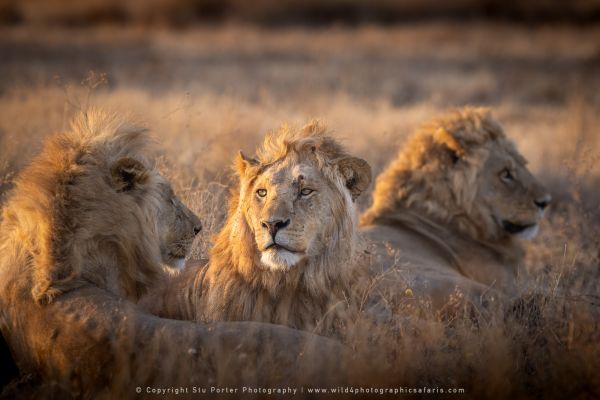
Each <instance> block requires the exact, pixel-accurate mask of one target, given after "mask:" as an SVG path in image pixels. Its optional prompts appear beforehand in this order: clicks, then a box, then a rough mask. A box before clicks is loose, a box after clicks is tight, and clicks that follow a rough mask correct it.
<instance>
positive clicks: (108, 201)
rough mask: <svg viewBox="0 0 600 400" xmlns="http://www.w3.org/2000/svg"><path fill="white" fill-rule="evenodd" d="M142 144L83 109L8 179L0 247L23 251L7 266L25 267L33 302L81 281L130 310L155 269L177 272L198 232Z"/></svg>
mask: <svg viewBox="0 0 600 400" xmlns="http://www.w3.org/2000/svg"><path fill="white" fill-rule="evenodd" d="M147 143H148V135H146V134H145V129H143V128H140V127H137V126H134V125H132V124H129V123H127V122H124V121H122V120H120V119H119V118H118V117H117V116H115V115H114V114H110V113H103V112H98V111H96V110H90V111H88V112H86V113H83V114H81V115H79V116H78V117H77V118H76V119H74V121H73V125H72V128H71V130H70V131H69V132H67V133H63V134H59V135H56V136H54V137H53V138H51V139H50V140H49V141H48V142H47V144H46V147H45V148H44V150H43V151H42V153H41V154H40V155H39V156H38V157H37V158H36V159H35V160H34V162H32V163H31V165H30V166H29V167H28V168H26V169H25V170H24V171H23V172H22V173H21V175H20V177H19V178H18V179H16V182H15V187H16V189H15V190H14V191H13V193H12V195H11V196H10V197H9V198H8V200H7V204H6V207H5V208H4V212H3V222H2V227H1V229H2V232H3V241H2V243H1V245H0V246H1V247H0V248H1V249H2V252H3V253H5V252H10V251H12V249H15V248H21V249H22V250H21V252H20V255H22V257H23V260H22V261H21V260H13V262H15V261H16V262H17V263H22V264H23V265H30V267H31V268H32V276H33V277H32V279H33V287H32V296H33V297H34V299H35V300H36V301H37V302H39V303H49V302H51V301H52V299H53V298H55V297H56V296H58V295H60V294H61V293H64V292H66V291H68V290H70V289H73V288H76V287H78V286H80V285H81V284H82V282H91V283H94V284H96V285H97V286H99V287H101V288H104V289H106V290H108V291H110V292H112V293H114V294H116V295H118V296H119V297H123V298H126V299H130V300H134V301H135V300H137V299H139V297H140V296H141V295H142V294H144V293H145V291H146V290H147V289H148V287H150V286H151V285H152V283H153V282H154V281H155V280H156V278H157V277H158V276H159V275H160V273H161V271H162V268H163V265H168V266H171V267H174V268H177V267H178V266H181V265H183V264H184V259H185V257H186V255H187V253H188V251H189V250H190V249H191V246H192V242H193V241H194V238H195V236H196V235H197V234H198V233H199V232H200V230H201V228H202V226H201V223H200V220H199V219H198V217H197V216H196V215H195V214H193V213H192V212H191V211H190V210H189V209H188V208H187V207H186V206H184V205H183V203H182V202H181V201H180V200H179V199H178V198H177V197H176V196H175V195H174V193H173V190H172V188H171V185H170V184H169V183H168V182H167V180H166V179H164V178H163V177H162V176H161V175H160V174H159V173H158V172H157V171H156V169H155V168H153V166H152V165H151V164H150V163H149V162H148V161H147V160H146V158H145V157H143V151H144V149H145V147H146V146H147ZM23 239H26V240H23ZM29 258H30V261H26V259H29Z"/></svg>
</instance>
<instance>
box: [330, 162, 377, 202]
mask: <svg viewBox="0 0 600 400" xmlns="http://www.w3.org/2000/svg"><path fill="white" fill-rule="evenodd" d="M336 164H337V167H338V169H339V171H340V173H341V174H342V176H343V177H344V180H345V182H346V187H347V188H348V190H350V194H351V195H352V201H354V200H356V199H357V198H358V196H360V194H361V193H362V192H364V191H365V190H367V188H368V187H369V184H370V183H371V178H372V172H371V166H370V165H369V163H368V162H366V161H365V160H363V159H361V158H357V157H345V158H342V159H340V160H338V161H337V163H336Z"/></svg>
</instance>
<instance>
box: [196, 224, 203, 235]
mask: <svg viewBox="0 0 600 400" xmlns="http://www.w3.org/2000/svg"><path fill="white" fill-rule="evenodd" d="M201 230H202V224H200V223H198V225H196V226H194V236H195V235H197V234H199V233H200V231H201Z"/></svg>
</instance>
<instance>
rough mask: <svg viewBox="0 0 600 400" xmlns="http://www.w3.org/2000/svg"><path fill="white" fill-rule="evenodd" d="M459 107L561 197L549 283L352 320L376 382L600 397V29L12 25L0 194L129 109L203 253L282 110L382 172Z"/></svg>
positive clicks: (547, 258)
mask: <svg viewBox="0 0 600 400" xmlns="http://www.w3.org/2000/svg"><path fill="white" fill-rule="evenodd" d="M465 104H474V105H488V106H490V107H492V108H493V110H494V113H495V116H496V117H497V118H498V119H499V120H500V121H502V122H503V124H504V126H505V128H506V130H507V132H508V134H509V135H510V136H511V137H512V138H514V140H515V141H516V142H517V144H518V147H519V148H520V150H521V152H522V153H523V154H524V155H525V156H526V157H527V158H528V159H529V161H530V168H531V169H532V171H533V172H534V173H536V174H537V175H538V176H539V177H540V179H541V180H542V181H543V182H544V183H545V184H546V185H547V186H548V187H549V189H550V191H551V193H552V195H553V197H554V203H553V205H552V206H551V208H550V210H549V212H548V218H547V220H546V221H545V222H544V223H543V225H542V232H541V234H540V236H538V238H537V239H535V240H534V241H533V242H532V243H530V244H529V245H528V250H529V253H528V265H527V266H526V267H527V269H528V270H529V271H531V272H532V273H533V274H534V275H535V276H536V277H537V280H538V282H539V283H538V284H537V289H538V290H543V291H544V292H545V293H546V294H547V295H546V296H544V297H543V298H539V297H535V296H533V297H531V298H530V297H527V296H526V300H525V301H523V302H522V303H521V304H519V305H518V306H516V307H515V308H514V309H512V310H509V311H511V312H507V310H498V311H497V312H490V313H488V314H485V315H477V316H473V315H472V314H468V315H467V314H465V315H462V314H459V315H456V316H455V317H454V318H451V319H441V318H439V317H438V316H436V315H434V314H433V313H430V312H428V311H427V310H423V309H420V310H419V316H420V319H419V320H418V322H416V320H414V319H411V318H409V317H407V316H414V314H415V311H414V309H413V307H411V299H410V298H407V299H405V300H403V301H401V304H398V305H397V307H394V315H393V316H394V318H395V319H396V320H397V324H395V326H394V328H393V329H390V328H389V327H385V328H384V327H379V328H380V331H379V332H381V333H378V331H377V329H374V328H373V327H372V326H371V325H369V323H368V322H366V321H363V322H364V323H363V322H361V321H360V320H358V321H348V330H349V332H351V334H350V335H349V342H350V344H351V346H353V347H354V348H355V349H356V354H358V355H360V356H361V357H364V358H365V360H368V362H365V363H364V365H365V368H366V369H367V370H369V369H370V368H372V370H371V371H377V374H378V376H377V378H376V379H374V380H373V382H376V383H377V384H378V385H380V386H403V387H406V386H419V387H420V386H430V387H442V388H448V387H462V388H464V389H465V390H466V392H467V394H468V397H473V398H483V397H487V398H492V397H500V398H504V397H506V398H508V397H515V398H539V397H557V398H558V397H560V398H573V397H578V398H594V397H598V396H600V373H599V372H598V371H600V329H599V328H600V319H599V317H598V316H599V314H600V312H599V307H600V289H599V288H600V285H599V284H600V273H599V268H600V251H599V248H600V246H599V245H600V200H599V199H600V189H599V187H598V185H599V184H600V130H599V128H598V127H599V126H600V114H599V113H598V110H600V27H598V26H594V25H590V24H588V25H586V26H583V27H575V26H572V25H571V26H569V25H549V26H544V25H536V26H535V27H531V26H530V27H528V26H525V25H511V24H508V23H502V24H499V23H490V22H488V23H483V22H479V23H477V22H469V23H464V22H463V23H461V22H435V23H434V22H423V23H419V24H416V23H415V24H403V25H398V26H393V27H387V28H384V27H377V26H360V27H337V28H336V27H330V28H312V29H306V28H300V27H287V28H270V29H267V28H258V27H251V26H233V25H231V26H230V25H224V26H221V27H205V28H190V29H187V30H183V31H173V30H169V29H148V28H143V27H139V28H134V27H130V28H124V27H103V26H97V27H95V28H93V29H85V28H72V29H67V28H59V29H52V30H48V29H45V28H43V27H26V26H15V27H1V28H0V199H2V196H4V195H5V194H6V191H7V190H8V189H9V188H10V186H11V179H12V178H13V177H14V174H15V173H17V172H18V171H19V169H20V168H22V166H23V165H24V164H25V163H26V162H27V160H28V159H29V158H30V157H31V156H32V155H34V154H35V153H36V152H37V151H38V150H39V149H40V147H41V145H42V142H43V139H44V137H45V136H46V135H48V134H50V133H52V132H56V131H59V130H62V129H65V128H67V127H68V123H69V119H70V117H71V116H72V115H73V113H75V112H76V111H78V110H80V109H84V108H86V107H88V106H92V105H94V106H101V107H104V108H109V109H114V110H118V111H119V112H124V113H133V114H134V115H135V116H136V117H137V118H138V119H139V120H141V121H143V122H144V123H145V124H146V125H147V126H148V127H150V128H151V129H152V131H153V132H154V133H155V135H156V136H157V138H158V143H159V151H160V167H161V169H162V171H163V172H164V173H165V174H166V175H167V176H168V177H169V178H170V179H171V181H172V182H173V183H174V186H175V188H176V189H177V191H178V193H179V194H180V195H181V196H182V198H183V199H184V200H185V201H186V202H187V204H188V205H189V206H190V208H192V209H193V210H194V211H195V212H197V213H198V215H199V216H200V217H201V219H202V221H203V225H204V228H205V229H204V231H203V235H202V238H201V239H199V240H198V242H197V245H196V248H195V250H194V253H193V255H192V257H193V258H202V257H205V256H206V254H207V249H208V248H209V246H210V236H211V234H213V233H215V232H217V231H218V229H219V228H220V226H221V224H222V222H223V218H224V215H225V212H226V206H225V202H226V200H227V194H228V193H227V186H228V185H229V183H230V182H231V173H230V171H231V169H230V164H231V160H232V158H233V155H234V154H235V152H237V151H238V150H240V149H242V150H244V151H245V152H246V153H248V154H252V153H253V151H254V148H255V146H256V145H257V144H258V143H259V141H260V140H261V138H262V136H263V135H264V133H265V132H267V131H269V130H272V129H275V128H277V127H278V126H279V125H280V124H281V123H282V122H284V121H287V122H290V123H293V124H302V123H303V122H305V121H307V120H308V119H311V118H315V117H317V118H320V119H322V120H323V121H325V122H326V123H327V124H328V125H329V127H330V128H331V130H332V131H333V132H334V133H335V135H336V136H337V137H339V138H341V139H342V140H343V141H344V143H345V144H346V145H347V147H348V148H349V149H350V150H351V151H352V152H353V153H355V154H356V155H359V156H361V157H363V158H365V159H366V160H368V161H369V162H370V163H371V165H372V166H373V167H374V172H375V173H378V172H379V171H381V169H382V168H383V167H384V166H385V165H386V163H387V162H389V161H390V159H391V157H393V156H394V154H395V152H396V151H397V149H398V148H399V146H401V144H402V142H403V140H404V139H405V138H406V136H407V135H408V134H410V132H411V131H412V130H413V129H414V128H416V127H417V125H418V124H420V123H421V122H423V121H425V120H426V119H428V118H431V117H433V116H435V115H437V114H438V113H440V112H443V111H445V110H447V109H449V108H452V107H457V106H461V105H465ZM368 201H369V199H368V198H366V199H363V200H362V203H361V207H362V208H363V209H364V207H365V206H366V204H367V202H368ZM534 291H535V290H534ZM390 332H391V334H390ZM367 354H368V356H366V355H367ZM373 375H375V372H374V373H373Z"/></svg>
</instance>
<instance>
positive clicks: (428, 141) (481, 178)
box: [361, 107, 550, 304]
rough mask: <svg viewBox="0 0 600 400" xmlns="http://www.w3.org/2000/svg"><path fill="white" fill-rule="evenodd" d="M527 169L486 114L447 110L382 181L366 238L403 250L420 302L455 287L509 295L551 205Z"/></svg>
mask: <svg viewBox="0 0 600 400" xmlns="http://www.w3.org/2000/svg"><path fill="white" fill-rule="evenodd" d="M526 163H527V162H526V160H525V158H524V157H523V156H522V155H521V154H519V152H518V151H517V149H516V147H515V146H514V144H513V143H512V142H511V141H510V140H509V139H508V138H507V137H506V135H505V132H504V129H503V128H502V126H501V125H500V124H499V123H498V122H497V121H496V120H495V119H494V118H493V117H492V115H491V113H490V111H489V110H488V109H483V108H472V107H466V108H464V109H462V110H458V111H455V112H451V113H449V114H447V115H445V116H443V117H441V118H438V119H435V120H433V121H431V122H428V123H426V124H424V125H423V126H422V127H421V128H420V129H419V130H418V131H417V132H416V133H415V134H414V135H413V136H411V137H410V138H409V140H408V142H407V143H406V145H405V146H404V148H403V149H402V150H401V151H400V152H399V154H398V156H397V157H396V159H395V160H394V161H393V162H392V163H391V164H390V165H389V166H388V167H387V169H386V170H385V171H384V172H382V173H381V175H380V176H379V177H378V178H377V181H376V185H375V190H374V194H373V205H372V206H371V208H370V209H369V210H367V211H366V212H365V213H364V215H363V216H362V218H361V224H362V227H363V228H362V231H363V233H365V234H366V235H367V236H368V237H370V238H371V239H372V240H373V241H374V242H375V243H379V244H380V245H381V244H383V243H387V244H388V245H389V246H391V248H393V249H396V250H397V251H398V260H399V261H400V263H401V267H403V268H404V269H406V272H408V274H407V275H411V276H412V277H413V278H414V279H413V281H414V282H413V284H414V286H415V287H414V288H411V289H415V290H414V291H415V294H417V293H420V294H425V295H429V296H431V297H432V298H433V299H434V300H435V301H436V302H437V303H439V304H443V303H444V302H445V301H446V300H447V299H448V296H449V295H450V294H451V293H452V292H453V291H454V290H455V289H456V288H459V289H461V290H463V291H466V292H471V293H472V294H474V295H475V296H474V297H477V296H479V295H481V294H482V293H484V292H487V291H494V290H497V291H499V292H502V293H505V294H513V293H515V291H516V286H517V283H516V279H517V275H518V272H519V268H520V267H522V266H523V265H522V263H523V249H522V246H521V243H520V241H519V239H532V238H533V237H535V235H536V234H537V232H538V229H539V223H540V221H541V218H542V216H543V213H544V209H545V208H546V207H547V206H548V204H549V203H550V195H549V194H548V192H547V190H546V189H545V188H544V187H543V186H542V184H541V183H539V182H538V180H537V179H536V178H535V177H534V176H533V175H532V174H531V173H530V172H529V170H528V169H527V166H526ZM380 253H381V254H383V253H385V250H383V251H382V252H380ZM408 286H410V284H408ZM492 288H493V289H492Z"/></svg>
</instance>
